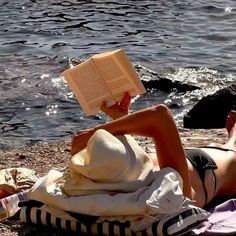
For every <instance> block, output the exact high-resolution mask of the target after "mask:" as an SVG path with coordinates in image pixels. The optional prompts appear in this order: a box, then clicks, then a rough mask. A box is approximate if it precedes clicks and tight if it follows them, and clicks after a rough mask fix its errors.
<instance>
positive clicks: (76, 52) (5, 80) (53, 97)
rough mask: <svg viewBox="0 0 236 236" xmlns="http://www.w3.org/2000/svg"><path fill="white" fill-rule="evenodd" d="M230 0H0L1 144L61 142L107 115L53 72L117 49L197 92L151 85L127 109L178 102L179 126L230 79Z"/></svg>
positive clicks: (235, 37) (234, 66) (233, 13)
mask: <svg viewBox="0 0 236 236" xmlns="http://www.w3.org/2000/svg"><path fill="white" fill-rule="evenodd" d="M235 25H236V2H235V0H224V1H223V0H222V1H221V0H212V1H202V0H199V1H192V0H184V1H182V0H171V1H168V0H165V1H162V0H159V1H151V0H149V1H141V0H140V1H131V0H130V1H128V0H124V1H113V0H110V1H98V0H90V1H79V0H53V1H49V0H14V1H11V0H1V1H0V33H1V37H0V45H1V46H0V72H1V73H0V148H1V149H11V148H15V147H19V146H24V145H31V144H34V143H36V142H47V141H54V140H62V139H69V138H71V137H72V136H73V134H74V133H75V132H76V131H77V130H79V129H83V128H86V127H91V126H94V125H97V124H100V123H103V122H105V121H107V118H106V117H105V116H104V115H103V114H102V113H98V114H97V115H96V116H91V117H86V116H85V115H84V113H83V111H82V110H81V108H80V106H79V104H78V102H77V101H76V100H75V98H74V96H73V94H72V93H71V91H70V89H69V88H68V87H67V84H66V83H65V81H64V80H63V78H62V77H61V76H60V75H61V72H62V71H64V70H65V69H67V68H68V66H69V63H70V62H71V61H75V62H76V63H79V62H81V61H83V60H85V59H87V58H88V57H90V56H91V55H93V54H96V53H101V52H105V51H109V50H113V49H117V48H123V49H124V50H125V51H126V53H127V55H128V56H129V58H130V60H131V61H132V63H133V64H134V65H137V64H138V66H139V68H140V71H139V73H140V77H141V78H142V79H147V80H149V79H154V80H155V79H156V78H157V77H158V76H163V77H165V78H169V79H172V80H178V81H181V82H183V83H191V84H194V85H197V86H199V87H200V89H198V90H195V91H192V92H190V91H189V92H185V93H179V92H177V91H176V90H173V91H169V92H164V91H161V90H157V89H155V88H152V89H150V90H148V92H147V93H146V94H145V95H143V96H141V97H138V98H136V100H135V101H134V102H133V103H132V106H131V110H132V111H134V110H138V109H141V108H144V107H148V106H151V105H154V104H159V103H165V104H166V105H173V104H175V105H176V104H177V105H176V106H172V107H175V108H174V109H173V113H174V116H175V118H176V120H177V123H178V125H180V126H181V125H182V118H183V115H184V114H185V113H186V112H187V111H188V110H189V109H190V108H191V107H192V106H193V105H194V104H196V102H197V101H199V100H200V99H201V98H202V97H203V96H206V95H207V94H211V93H214V92H215V91H216V90H218V89H220V88H223V87H225V86H227V85H229V84H231V83H234V82H235V73H236V51H235V42H236V31H235Z"/></svg>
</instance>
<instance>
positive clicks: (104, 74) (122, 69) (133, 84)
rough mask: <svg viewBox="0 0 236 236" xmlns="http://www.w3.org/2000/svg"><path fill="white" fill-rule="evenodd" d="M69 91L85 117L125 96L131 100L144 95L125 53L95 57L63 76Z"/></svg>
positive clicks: (107, 53) (102, 54) (119, 52)
mask: <svg viewBox="0 0 236 236" xmlns="http://www.w3.org/2000/svg"><path fill="white" fill-rule="evenodd" d="M63 76H64V78H65V79H66V81H67V83H68V85H69V87H70V88H71V90H72V91H73V93H74V95H75V97H76V98H77V100H78V101H79V103H80V105H81V107H82V108H83V110H84V112H85V114H86V115H93V114H95V113H96V112H98V111H99V110H100V107H101V105H102V103H103V102H104V101H105V102H106V103H107V106H112V105H114V104H115V103H116V102H119V101H120V100H121V99H122V97H123V96H124V94H125V92H129V94H130V95H131V96H136V95H139V94H143V93H145V91H146V90H145V88H144V86H143V84H142V82H141V81H140V79H139V77H138V74H137V73H136V71H135V70H134V68H133V66H132V64H131V62H130V61H129V59H128V57H127V56H126V54H125V52H124V50H123V49H119V50H115V51H111V52H106V53H101V54H97V55H94V56H92V57H91V58H90V59H88V60H87V61H85V62H83V63H81V64H79V65H77V66H75V67H73V68H71V69H68V70H66V71H64V72H63Z"/></svg>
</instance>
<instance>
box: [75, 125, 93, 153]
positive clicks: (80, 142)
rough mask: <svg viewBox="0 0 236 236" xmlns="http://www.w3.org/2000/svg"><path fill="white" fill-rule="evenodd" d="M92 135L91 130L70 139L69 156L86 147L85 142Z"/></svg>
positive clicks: (83, 131) (82, 131)
mask: <svg viewBox="0 0 236 236" xmlns="http://www.w3.org/2000/svg"><path fill="white" fill-rule="evenodd" d="M93 133H94V132H93V129H86V130H81V131H79V132H78V133H77V134H76V135H75V136H74V138H73V139H72V142H71V151H70V154H71V155H74V154H76V153H77V152H79V151H81V150H82V149H84V148H85V147H86V146H87V142H88V140H89V139H90V137H91V136H92V135H93Z"/></svg>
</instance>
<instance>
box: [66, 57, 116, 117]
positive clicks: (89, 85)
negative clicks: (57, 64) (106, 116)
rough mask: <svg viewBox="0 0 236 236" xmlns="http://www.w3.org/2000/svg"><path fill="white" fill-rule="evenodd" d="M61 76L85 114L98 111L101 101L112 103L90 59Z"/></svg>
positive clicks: (105, 86) (109, 94) (104, 84)
mask: <svg viewBox="0 0 236 236" xmlns="http://www.w3.org/2000/svg"><path fill="white" fill-rule="evenodd" d="M63 76H64V77H65V79H66V81H67V83H68V85H69V87H70V88H71V90H72V91H73V93H74V95H75V97H76V98H77V100H78V101H79V103H80V105H81V107H82V108H83V110H84V112H85V114H86V115H93V114H95V113H96V112H98V111H99V110H100V107H101V105H102V102H103V101H106V102H107V103H108V104H109V105H112V103H113V104H114V100H113V97H112V95H111V93H110V91H109V89H108V88H107V85H106V83H105V82H104V80H103V79H102V78H101V76H100V73H99V72H98V71H97V68H96V66H95V65H94V62H93V61H92V60H91V59H90V60H88V61H86V62H84V63H81V64H79V65H78V66H75V67H74V68H72V69H69V70H66V71H65V72H63Z"/></svg>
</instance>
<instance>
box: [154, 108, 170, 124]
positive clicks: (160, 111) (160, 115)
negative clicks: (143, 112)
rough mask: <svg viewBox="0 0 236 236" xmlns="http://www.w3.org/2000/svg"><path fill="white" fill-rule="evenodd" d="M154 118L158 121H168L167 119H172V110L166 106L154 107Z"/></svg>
mask: <svg viewBox="0 0 236 236" xmlns="http://www.w3.org/2000/svg"><path fill="white" fill-rule="evenodd" d="M152 109H153V117H154V118H157V119H163V120H166V118H168V117H171V118H172V112H171V110H170V109H169V108H168V107H167V106H166V105H164V104H159V105H156V106H154V107H153V108H152Z"/></svg>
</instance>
